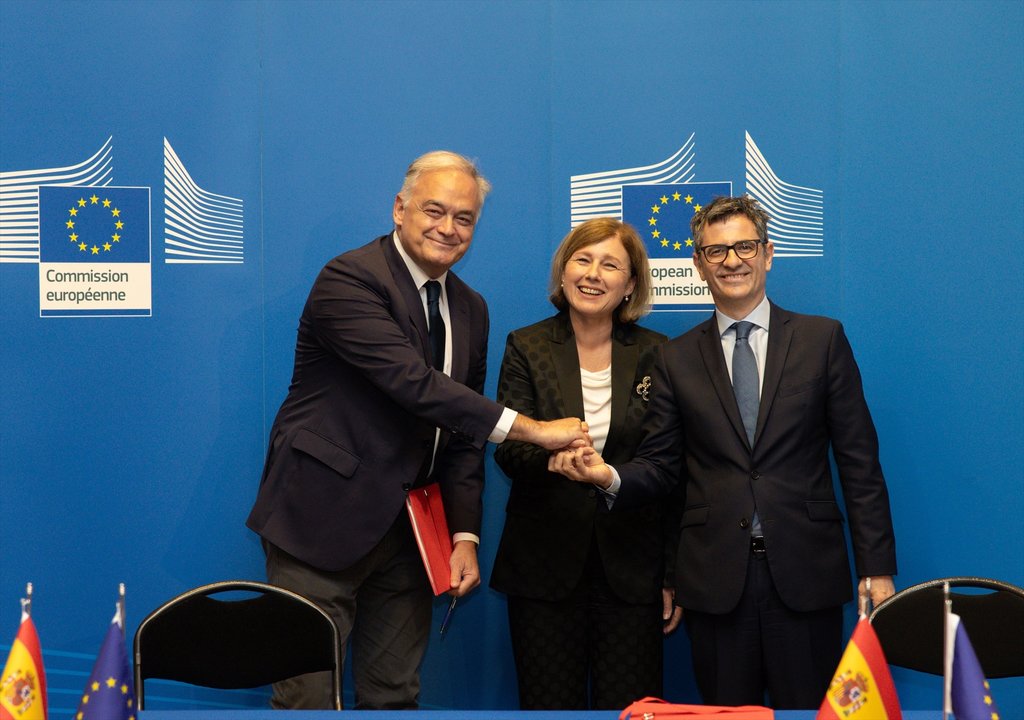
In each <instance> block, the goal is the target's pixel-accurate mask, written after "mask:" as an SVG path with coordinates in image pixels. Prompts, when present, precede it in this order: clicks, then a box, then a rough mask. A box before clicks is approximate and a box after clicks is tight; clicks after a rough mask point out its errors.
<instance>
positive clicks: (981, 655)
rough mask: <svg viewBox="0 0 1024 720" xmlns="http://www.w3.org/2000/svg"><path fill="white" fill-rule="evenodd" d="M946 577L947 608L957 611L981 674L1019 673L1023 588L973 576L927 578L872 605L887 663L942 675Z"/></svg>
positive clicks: (1023, 644)
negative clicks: (948, 604) (961, 590)
mask: <svg viewBox="0 0 1024 720" xmlns="http://www.w3.org/2000/svg"><path fill="white" fill-rule="evenodd" d="M947 582H948V583H949V586H950V593H949V596H950V600H951V601H952V611H953V612H954V613H956V614H957V615H959V616H960V621H961V622H962V623H963V625H964V628H965V629H966V630H967V635H968V637H970V639H971V647H973V648H974V652H975V654H976V655H977V656H978V662H979V663H981V669H982V672H984V673H985V677H986V678H1002V677H1018V676H1024V589H1021V588H1019V587H1017V586H1016V585H1011V584H1009V583H1005V582H1001V581H999V580H990V579H988V578H979V577H949V578H940V579H938V580H929V581H928V582H923V583H920V584H918V585H914V586H913V587H909V588H907V589H905V590H901V591H900V592H898V593H896V594H895V595H893V596H892V597H891V598H889V599H888V600H886V601H885V602H883V603H881V604H880V605H879V606H878V607H876V608H875V610H874V612H872V613H871V617H870V620H871V626H872V627H873V628H874V630H875V634H876V635H877V636H878V640H879V642H880V643H881V644H882V651H883V652H885V659H886V660H887V661H888V662H889V664H891V665H898V666H899V667H905V668H909V669H911V670H919V671H921V672H926V673H931V674H932V675H942V673H943V664H942V662H943V660H942V655H943V637H944V629H943V619H944V617H945V615H944V611H943V602H944V597H943V591H942V587H943V584H944V583H947ZM954 588H960V589H965V590H966V589H971V590H973V592H953V589H954ZM979 590H980V591H982V592H980V593H979V592H977V591H979Z"/></svg>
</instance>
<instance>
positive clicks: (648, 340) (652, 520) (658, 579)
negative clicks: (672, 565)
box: [491, 313, 678, 603]
mask: <svg viewBox="0 0 1024 720" xmlns="http://www.w3.org/2000/svg"><path fill="white" fill-rule="evenodd" d="M665 340H666V338H665V336H664V335H660V334H658V333H655V332H652V331H650V330H646V329H644V328H641V327H638V326H636V325H617V326H616V327H615V330H614V332H613V336H612V418H611V427H610V429H609V433H608V439H607V442H606V444H605V448H604V456H605V457H606V458H615V459H617V460H622V461H625V460H627V459H629V458H631V457H632V456H633V453H634V452H635V450H636V447H637V445H638V444H639V443H640V440H641V438H642V437H643V436H644V425H643V423H642V422H641V421H642V419H643V416H644V412H645V410H646V408H647V400H646V398H647V397H648V396H649V393H650V376H651V373H652V368H653V363H654V349H655V348H656V347H657V346H658V345H660V344H661V343H663V342H664V341H665ZM638 387H639V389H638ZM498 401H499V402H501V403H504V404H505V405H507V406H508V407H510V408H512V409H514V410H518V411H519V412H522V413H525V414H526V415H528V416H530V417H533V418H537V419H539V420H553V419H556V418H561V417H579V418H582V417H583V416H584V411H583V391H582V387H581V383H580V363H579V356H578V354H577V352H576V338H575V336H574V335H573V332H572V325H571V323H570V321H569V318H568V315H567V314H565V313H562V314H560V315H557V316H555V317H552V318H548V319H547V320H543V321H541V322H539V323H536V324H535V325H531V326H529V327H525V328H522V329H520V330H516V331H514V332H512V333H511V334H510V335H509V336H508V341H507V343H506V346H505V357H504V360H503V361H502V365H501V375H500V378H499V381H498ZM548 455H549V453H548V452H547V451H546V450H543V449H541V448H538V447H536V446H534V445H528V444H526V443H518V442H505V443H502V444H501V445H500V446H499V447H498V449H497V450H496V452H495V460H497V462H498V465H500V466H501V469H502V470H504V471H505V474H506V475H508V477H509V478H510V479H511V480H512V487H511V490H510V493H509V500H508V505H507V507H506V517H505V528H504V531H503V532H502V536H501V543H500V544H499V546H498V554H497V557H496V559H495V562H494V570H493V572H492V574H491V587H493V588H495V589H496V590H500V591H501V592H505V593H508V594H512V595H520V596H525V597H530V598H536V599H545V600H558V599H561V598H564V597H565V596H566V595H568V593H569V592H570V591H571V590H572V589H573V588H574V587H575V586H576V584H577V583H578V582H579V580H580V577H581V575H582V573H583V569H584V564H585V561H586V558H587V553H588V552H589V550H590V547H591V542H592V540H596V542H597V547H598V550H599V553H600V557H601V561H602V562H603V564H604V569H605V574H606V575H607V577H608V582H609V584H610V585H611V587H612V589H613V590H614V591H615V593H616V594H617V595H619V597H620V598H621V599H622V600H625V601H626V602H635V603H643V602H655V601H658V600H660V598H661V588H662V587H663V582H664V579H665V578H664V576H665V566H666V560H665V546H666V535H668V536H669V538H670V539H669V541H668V543H667V544H668V547H669V548H670V549H672V550H674V544H675V539H676V537H677V535H676V533H675V532H674V530H675V528H676V527H677V523H678V514H676V516H675V520H674V521H673V520H667V513H666V512H665V511H664V508H665V507H666V504H665V503H646V504H643V505H641V506H640V507H637V508H635V509H633V510H630V511H627V512H619V513H610V512H609V511H608V504H607V502H606V501H605V498H604V495H602V494H601V493H599V492H597V491H596V490H595V489H594V488H592V487H591V486H588V485H583V484H580V483H575V482H571V481H570V480H567V479H566V478H564V477H562V476H561V475H556V474H553V473H549V472H548V471H547V462H548ZM609 462H612V460H611V459H609Z"/></svg>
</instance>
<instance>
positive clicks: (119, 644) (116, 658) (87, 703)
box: [75, 606, 136, 720]
mask: <svg viewBox="0 0 1024 720" xmlns="http://www.w3.org/2000/svg"><path fill="white" fill-rule="evenodd" d="M135 715H136V711H135V691H134V690H133V689H132V674H131V669H130V668H129V666H128V650H127V648H126V647H125V643H124V631H123V630H122V629H121V610H120V606H119V607H118V611H117V612H116V613H115V614H114V620H113V622H111V623H110V629H109V630H107V637H106V639H105V640H104V641H103V646H102V647H101V648H100V654H99V657H97V658H96V664H95V665H93V668H92V675H90V676H89V682H88V683H87V684H86V686H85V692H84V693H83V694H82V701H81V702H80V703H79V705H78V712H77V713H76V714H75V720H135Z"/></svg>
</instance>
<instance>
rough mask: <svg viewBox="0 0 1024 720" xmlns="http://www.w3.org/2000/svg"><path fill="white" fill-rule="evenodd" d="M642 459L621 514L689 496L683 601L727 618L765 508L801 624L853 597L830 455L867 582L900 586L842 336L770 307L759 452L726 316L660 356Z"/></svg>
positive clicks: (771, 561)
mask: <svg viewBox="0 0 1024 720" xmlns="http://www.w3.org/2000/svg"><path fill="white" fill-rule="evenodd" d="M646 422H647V423H648V424H649V425H650V434H649V435H648V436H647V438H646V440H645V442H644V443H643V444H642V445H641V447H640V449H639V451H638V454H637V457H636V459H635V460H634V461H633V462H631V463H627V464H625V465H617V466H615V467H616V469H617V470H618V472H619V475H620V477H621V479H622V486H621V488H620V491H619V495H618V499H617V500H616V503H615V507H616V508H619V506H620V504H621V505H622V507H625V508H628V507H630V506H631V505H633V504H635V503H638V502H645V501H648V500H649V499H650V497H651V496H652V495H658V494H663V493H666V492H668V490H669V489H670V488H671V487H673V486H675V485H677V484H681V485H682V486H683V488H684V492H685V505H684V510H683V518H682V523H681V530H680V536H679V550H678V553H677V556H676V589H677V593H676V602H677V603H678V604H679V605H681V606H682V607H684V608H687V609H693V610H697V611H701V612H708V613H725V612H729V611H730V610H732V609H733V608H734V607H735V606H736V604H737V602H738V601H739V598H740V594H741V592H742V590H743V585H744V580H745V578H746V568H747V563H748V562H749V561H750V527H749V526H750V520H751V517H752V515H753V512H754V507H755V500H756V504H757V510H758V514H759V516H760V518H761V523H762V527H763V531H764V537H765V544H766V547H767V553H766V559H767V562H768V565H769V567H770V569H771V574H772V579H773V580H774V583H775V586H776V589H777V590H778V592H779V595H780V596H781V598H782V600H783V602H785V603H786V605H787V606H788V607H790V608H791V609H793V610H797V611H811V610H817V609H822V608H826V607H834V606H837V605H841V604H843V603H844V602H846V601H848V600H850V599H851V598H852V596H853V588H852V583H851V578H850V567H849V560H848V553H847V548H846V540H845V537H844V515H843V513H842V512H841V510H840V507H839V504H838V502H837V500H836V496H835V493H834V490H833V479H832V472H831V468H830V465H829V447H830V446H831V449H832V452H833V455H834V458H835V462H836V467H837V469H838V471H839V482H840V484H841V486H842V492H843V498H844V500H845V506H846V518H848V520H849V525H850V535H851V538H852V542H853V555H854V559H855V563H856V569H857V574H858V575H859V576H866V575H893V574H895V573H896V550H895V540H894V535H893V528H892V519H891V516H890V510H889V495H888V491H887V489H886V486H885V480H884V478H883V476H882V469H881V466H880V464H879V461H878V439H877V435H876V433H875V427H874V424H873V423H872V421H871V415H870V413H869V411H868V407H867V403H866V402H865V400H864V393H863V390H862V388H861V378H860V371H859V370H858V368H857V363H856V361H855V360H854V357H853V351H852V350H851V348H850V344H849V342H848V341H847V339H846V335H845V333H844V332H843V327H842V325H841V324H840V323H839V322H837V321H835V320H832V319H829V318H823V317H814V316H810V315H798V314H795V313H791V312H788V311H786V310H783V309H781V308H779V307H777V306H776V305H774V304H773V305H772V306H771V321H770V327H769V334H768V349H767V357H766V359H765V368H764V379H763V383H762V389H761V404H760V411H759V413H758V421H757V430H756V433H755V436H754V445H753V447H752V448H751V446H750V444H749V443H748V441H747V437H746V432H745V431H744V429H743V421H742V419H741V417H740V412H739V408H738V407H737V405H736V400H735V396H734V395H733V390H732V384H731V382H730V380H729V373H728V370H727V368H726V364H725V357H724V355H723V352H722V343H721V337H720V335H719V332H718V324H717V321H716V320H715V318H714V316H712V317H711V318H710V319H709V320H708V321H706V322H704V323H702V324H700V325H698V326H697V327H695V328H694V329H692V330H690V331H689V332H687V333H686V334H684V335H682V336H681V337H678V338H676V339H674V340H672V341H670V342H669V343H667V344H665V345H664V346H662V348H661V354H660V357H659V359H658V362H657V363H656V366H655V371H654V379H653V395H652V398H651V404H650V407H649V409H648V413H647V418H646Z"/></svg>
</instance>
